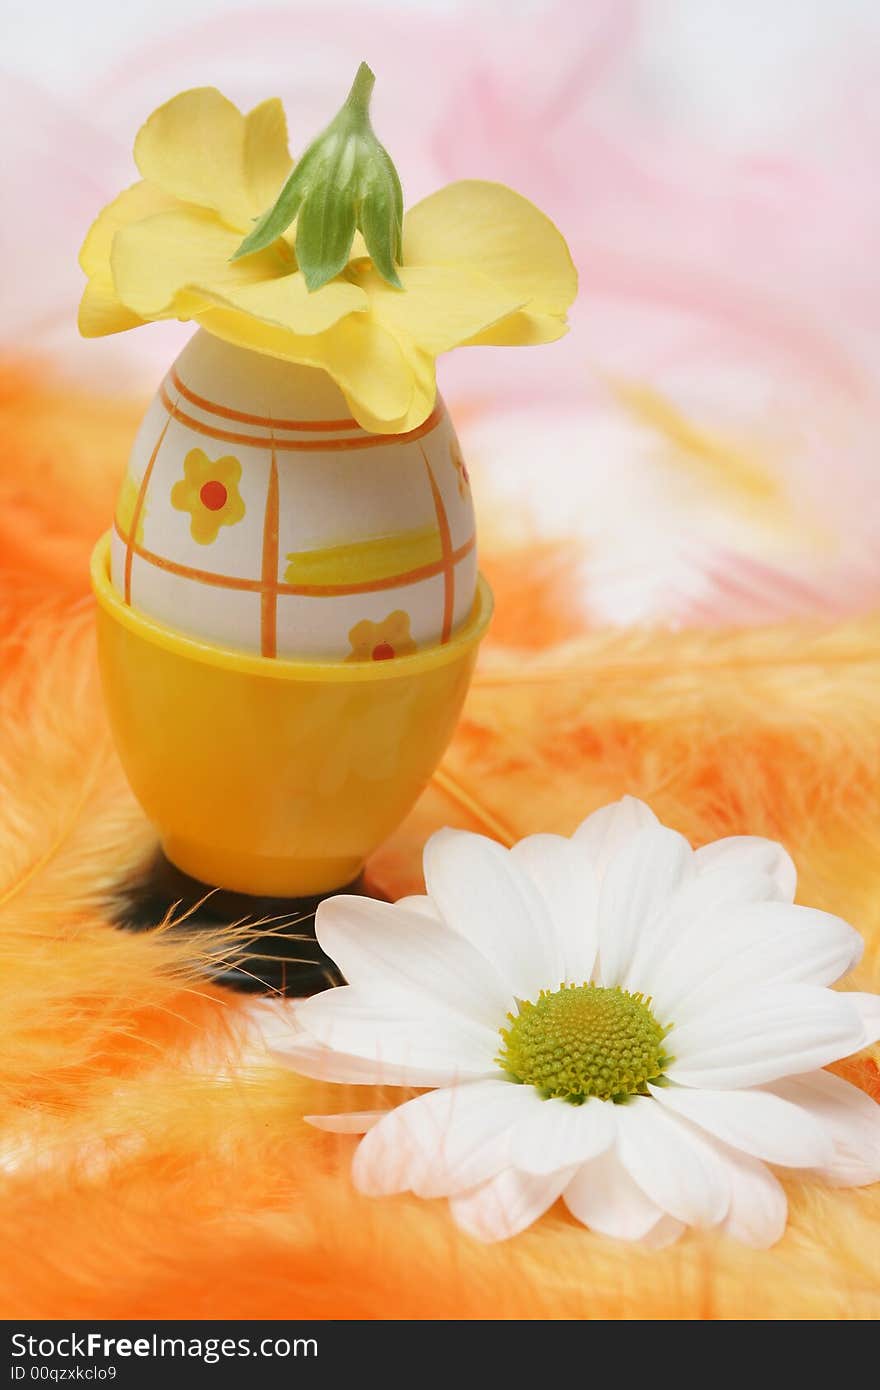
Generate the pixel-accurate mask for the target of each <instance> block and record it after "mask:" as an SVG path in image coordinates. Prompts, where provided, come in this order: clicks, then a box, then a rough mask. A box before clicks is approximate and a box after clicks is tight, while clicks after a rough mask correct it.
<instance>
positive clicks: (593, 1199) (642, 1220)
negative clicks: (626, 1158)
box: [563, 1149, 664, 1240]
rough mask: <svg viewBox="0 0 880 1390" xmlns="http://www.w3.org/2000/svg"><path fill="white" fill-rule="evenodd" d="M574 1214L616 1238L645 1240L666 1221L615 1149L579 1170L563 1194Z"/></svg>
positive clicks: (589, 1224)
mask: <svg viewBox="0 0 880 1390" xmlns="http://www.w3.org/2000/svg"><path fill="white" fill-rule="evenodd" d="M563 1201H564V1202H565V1205H566V1206H567V1207H568V1209H569V1211H570V1212H571V1214H572V1216H574V1217H576V1218H577V1220H578V1221H581V1222H582V1223H583V1224H584V1225H585V1226H589V1228H590V1230H591V1231H598V1232H599V1233H600V1234H601V1235H604V1236H613V1237H614V1238H615V1239H616V1240H644V1239H645V1237H646V1236H647V1235H648V1234H649V1232H651V1231H652V1230H655V1229H656V1228H657V1226H658V1225H659V1223H660V1222H661V1221H663V1220H664V1215H663V1212H662V1211H661V1209H660V1207H658V1206H657V1204H656V1202H652V1201H651V1199H650V1197H647V1196H646V1195H645V1193H644V1192H643V1191H642V1189H641V1188H640V1187H639V1186H638V1184H637V1183H634V1182H633V1180H632V1178H631V1177H630V1175H629V1173H628V1172H627V1171H626V1169H625V1168H624V1166H623V1164H622V1163H621V1161H620V1159H619V1157H618V1155H617V1154H616V1153H615V1152H614V1150H613V1149H609V1150H608V1152H607V1153H604V1154H601V1155H600V1156H599V1157H598V1158H594V1159H593V1160H592V1161H591V1162H590V1163H585V1164H584V1165H583V1166H582V1167H581V1168H579V1169H578V1171H577V1173H576V1174H575V1176H574V1177H573V1178H572V1180H571V1182H570V1183H569V1184H568V1187H567V1188H566V1189H565V1192H564V1193H563Z"/></svg>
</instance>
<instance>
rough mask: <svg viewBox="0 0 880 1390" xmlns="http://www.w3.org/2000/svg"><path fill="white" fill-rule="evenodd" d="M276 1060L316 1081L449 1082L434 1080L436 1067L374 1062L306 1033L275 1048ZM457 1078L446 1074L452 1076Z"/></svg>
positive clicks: (363, 1083) (359, 1083)
mask: <svg viewBox="0 0 880 1390" xmlns="http://www.w3.org/2000/svg"><path fill="white" fill-rule="evenodd" d="M272 1056H273V1057H275V1059H276V1061H278V1062H281V1063H283V1065H284V1066H287V1067H290V1069H291V1071H295V1072H297V1073H298V1074H299V1075H300V1076H308V1077H311V1079H312V1080H313V1081H335V1082H336V1083H337V1084H338V1085H343V1086H346V1085H348V1086H352V1085H353V1086H434V1085H444V1084H446V1082H445V1081H444V1082H437V1081H435V1080H434V1078H435V1076H436V1075H437V1072H438V1069H437V1068H429V1069H428V1070H426V1071H420V1070H419V1069H418V1068H417V1067H400V1066H391V1065H390V1063H388V1062H386V1061H383V1062H378V1063H377V1062H372V1061H369V1060H368V1059H366V1058H364V1057H351V1056H348V1055H347V1054H346V1053H344V1052H335V1051H334V1049H333V1048H332V1047H325V1046H324V1044H323V1043H318V1042H315V1041H314V1040H313V1039H312V1038H310V1037H309V1036H308V1034H307V1033H301V1034H299V1035H298V1036H297V1037H295V1038H293V1039H291V1040H289V1041H287V1042H285V1043H284V1044H283V1045H282V1046H278V1047H275V1048H273V1049H272ZM452 1079H454V1078H448V1077H447V1078H446V1080H452Z"/></svg>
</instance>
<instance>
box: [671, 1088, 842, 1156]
mask: <svg viewBox="0 0 880 1390" xmlns="http://www.w3.org/2000/svg"><path fill="white" fill-rule="evenodd" d="M648 1090H649V1091H650V1092H651V1095H652V1096H653V1097H654V1099H655V1100H656V1101H658V1102H659V1104H660V1105H663V1106H665V1107H666V1109H667V1110H672V1111H674V1112H675V1114H676V1115H682V1116H683V1117H684V1118H685V1119H686V1120H690V1121H691V1123H692V1124H695V1125H697V1126H699V1128H700V1129H705V1130H708V1132H709V1133H710V1134H714V1135H715V1137H716V1138H717V1139H721V1140H722V1141H723V1142H724V1143H725V1144H729V1145H730V1146H731V1147H732V1148H734V1149H738V1150H740V1151H741V1152H742V1153H747V1154H750V1155H751V1156H752V1157H753V1158H760V1159H763V1160H764V1162H765V1163H779V1164H782V1165H784V1166H786V1167H789V1168H812V1167H814V1166H816V1165H817V1164H822V1163H827V1162H829V1160H830V1159H831V1154H832V1148H833V1146H832V1143H831V1139H830V1137H829V1135H827V1134H826V1133H825V1131H824V1130H823V1129H822V1126H821V1125H820V1124H817V1122H816V1121H815V1120H814V1119H813V1118H812V1117H811V1116H810V1115H808V1114H807V1112H806V1111H805V1110H801V1109H800V1108H799V1107H798V1106H796V1105H789V1104H787V1103H786V1102H785V1101H783V1100H781V1099H780V1098H779V1097H778V1096H774V1095H771V1094H770V1093H769V1092H768V1091H761V1090H751V1091H707V1090H689V1089H686V1088H685V1087H682V1086H649V1087H648Z"/></svg>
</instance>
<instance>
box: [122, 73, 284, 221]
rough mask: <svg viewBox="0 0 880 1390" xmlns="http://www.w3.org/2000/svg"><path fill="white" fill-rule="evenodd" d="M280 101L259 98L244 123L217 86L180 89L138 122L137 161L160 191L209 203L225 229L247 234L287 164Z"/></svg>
mask: <svg viewBox="0 0 880 1390" xmlns="http://www.w3.org/2000/svg"><path fill="white" fill-rule="evenodd" d="M279 107H280V103H278V104H277V105H276V104H274V103H272V102H263V104H262V106H260V107H257V108H256V110H255V111H253V112H251V117H250V118H248V120H250V119H251V118H252V119H253V125H252V126H251V127H250V129H248V121H247V120H246V119H245V117H244V116H243V115H242V114H241V112H240V111H239V109H238V107H237V106H235V105H234V104H233V103H232V102H231V101H229V100H228V99H227V98H226V97H224V96H223V95H222V93H221V92H218V91H217V89H216V88H215V87H195V88H193V89H192V90H191V91H188V92H181V93H180V95H179V96H176V97H172V99H171V101H168V102H166V103H165V105H164V106H160V107H159V109H158V110H157V111H154V112H153V114H152V116H150V117H149V119H148V120H147V121H146V123H145V124H144V125H143V126H141V129H140V130H139V131H138V135H137V139H136V140H135V143H134V158H135V163H136V164H137V166H138V168H139V169H140V171H141V173H142V174H143V176H144V178H145V179H149V180H150V182H151V183H155V184H157V185H158V187H159V188H162V189H164V190H165V192H166V193H171V194H173V195H174V196H175V197H176V198H180V199H181V200H182V201H183V202H185V203H194V204H196V205H197V206H199V207H205V208H212V209H213V210H214V211H215V212H216V213H218V214H219V216H220V217H221V218H222V219H223V221H224V222H226V223H227V224H228V225H229V226H230V227H234V228H236V229H237V230H238V231H241V232H245V231H247V230H248V229H249V228H250V224H251V222H252V220H253V219H254V218H255V217H258V216H259V215H260V213H261V212H264V211H265V209H266V206H267V204H266V202H264V201H262V198H263V194H264V190H265V187H266V185H267V183H272V182H273V181H274V180H275V176H276V173H277V172H278V171H280V170H284V172H285V173H286V171H287V169H289V167H290V156H289V155H288V152H287V132H286V129H285V124H284V117H283V113H280V119H279V109H278V108H279ZM258 147H259V149H258ZM285 161H286V163H285ZM283 177H284V174H283V173H282V178H283ZM275 191H276V192H277V188H276V189H275ZM271 196H274V195H270V199H271ZM240 240H241V238H240V237H239V241H240Z"/></svg>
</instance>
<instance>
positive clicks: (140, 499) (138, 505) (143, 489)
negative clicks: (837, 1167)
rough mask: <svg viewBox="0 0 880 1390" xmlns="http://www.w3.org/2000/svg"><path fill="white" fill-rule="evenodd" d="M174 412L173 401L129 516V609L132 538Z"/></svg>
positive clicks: (126, 588) (125, 586)
mask: <svg viewBox="0 0 880 1390" xmlns="http://www.w3.org/2000/svg"><path fill="white" fill-rule="evenodd" d="M176 410H177V402H176V401H175V403H174V405H173V406H170V407H169V415H168V419H167V420H166V421H165V424H164V425H163V426H162V433H161V434H160V435H159V438H158V439H157V440H156V445H155V448H154V449H153V452H152V453H151V454H150V458H149V462H148V463H147V466H146V468H145V469H144V476H143V477H142V478H141V485H140V487H139V488H138V495H137V498H136V500H135V504H134V511H133V512H132V514H131V521H130V523H129V535H128V537H127V539H126V541H125V572H124V578H123V598H124V599H125V602H126V603H127V604H128V606H129V608H130V607H131V563H132V552H133V550H134V548H135V539H134V538H135V536H136V535H137V528H138V522H139V521H140V519H141V512H142V511H143V509H144V502H145V500H146V496H147V488H148V487H149V485H150V476H151V474H152V472H153V468H154V466H155V463H156V459H157V458H158V457H159V450H160V449H161V448H162V441H163V440H164V438H165V436H166V434H167V433H168V426H169V425H170V424H171V421H172V420H173V419H174V415H175V411H176ZM118 529H119V528H118V526H117V530H118ZM119 534H120V535H121V534H122V532H121V531H120V533H119Z"/></svg>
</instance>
